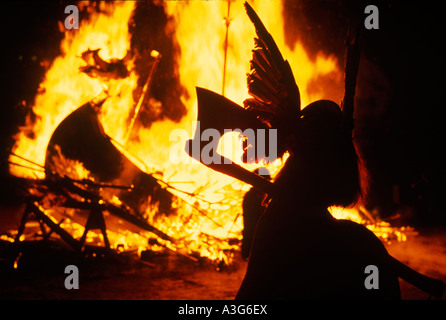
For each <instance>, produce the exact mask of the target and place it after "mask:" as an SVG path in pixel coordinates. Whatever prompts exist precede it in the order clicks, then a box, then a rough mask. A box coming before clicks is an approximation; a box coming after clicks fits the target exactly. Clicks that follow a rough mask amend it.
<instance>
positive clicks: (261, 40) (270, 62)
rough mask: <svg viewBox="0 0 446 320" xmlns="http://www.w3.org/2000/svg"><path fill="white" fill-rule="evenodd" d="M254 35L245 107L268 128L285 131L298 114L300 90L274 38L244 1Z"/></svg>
mask: <svg viewBox="0 0 446 320" xmlns="http://www.w3.org/2000/svg"><path fill="white" fill-rule="evenodd" d="M245 9H246V12H247V14H248V17H249V18H250V20H251V21H252V23H253V24H254V27H255V30H256V34H257V38H255V39H254V41H255V47H254V49H253V50H252V59H251V68H250V69H251V70H250V72H249V73H248V76H247V80H248V93H249V95H250V96H251V97H252V98H249V99H246V100H245V101H244V107H245V108H246V109H247V110H249V111H251V112H253V113H254V114H255V115H256V116H257V117H258V118H259V119H260V120H261V121H262V122H264V123H266V124H267V125H268V126H269V127H271V128H276V129H278V130H279V132H280V131H282V132H287V131H288V128H287V127H289V126H290V123H291V122H294V121H295V120H297V119H298V118H299V115H300V104H301V103H300V93H299V88H298V87H297V85H296V82H295V80H294V76H293V72H292V71H291V67H290V65H289V63H288V62H287V61H286V60H284V59H283V57H282V54H281V53H280V50H279V48H278V47H277V45H276V43H275V41H274V39H273V37H272V36H271V34H270V33H269V32H268V31H267V30H266V28H265V26H264V25H263V23H262V21H261V20H260V18H259V16H258V15H257V13H256V12H255V11H254V9H253V8H252V7H251V6H250V5H249V4H248V3H247V2H245Z"/></svg>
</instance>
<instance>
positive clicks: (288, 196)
mask: <svg viewBox="0 0 446 320" xmlns="http://www.w3.org/2000/svg"><path fill="white" fill-rule="evenodd" d="M294 137H295V140H294V143H293V148H292V150H290V154H291V155H290V157H289V159H288V160H287V162H286V164H285V166H284V168H283V169H282V171H281V172H280V175H279V176H278V177H277V178H276V180H275V182H274V184H275V187H276V189H275V190H276V191H275V193H274V194H273V195H272V197H271V200H270V202H269V204H268V207H267V209H266V211H265V213H264V214H263V215H262V217H261V218H260V220H259V222H258V224H257V229H256V231H255V236H254V240H253V243H252V250H251V255H250V258H249V262H248V268H247V271H246V275H245V278H244V280H243V283H242V285H241V287H240V289H239V292H238V294H237V297H236V298H237V299H399V298H400V289H399V283H398V278H397V276H396V275H395V274H394V273H393V271H392V270H390V269H389V268H388V267H387V259H388V254H387V251H386V249H385V247H384V245H383V244H382V243H381V241H380V240H379V239H378V238H377V237H376V236H375V235H374V234H373V233H372V232H371V231H369V230H368V229H367V228H366V227H364V226H362V225H359V224H356V223H354V222H351V221H347V220H337V219H335V218H333V217H332V216H331V215H330V213H329V212H328V211H327V208H328V207H329V206H332V205H337V206H348V205H350V204H352V203H354V202H355V201H356V200H357V197H358V195H359V194H360V190H361V188H360V182H359V173H358V163H357V155H356V152H355V149H354V146H353V143H352V138H351V130H349V129H348V128H347V129H346V128H344V125H343V116H342V112H341V110H340V108H339V106H338V105H337V104H335V103H334V102H331V101H317V102H315V103H312V104H310V105H309V106H307V107H306V108H305V109H303V116H302V118H301V119H300V120H299V122H298V124H297V125H296V128H295V133H294ZM368 265H374V266H376V267H377V268H378V270H379V273H378V277H379V278H378V279H379V283H378V285H379V287H378V289H367V288H366V286H365V283H364V282H365V280H366V278H367V277H368V276H369V274H366V273H365V269H366V267H367V266H368Z"/></svg>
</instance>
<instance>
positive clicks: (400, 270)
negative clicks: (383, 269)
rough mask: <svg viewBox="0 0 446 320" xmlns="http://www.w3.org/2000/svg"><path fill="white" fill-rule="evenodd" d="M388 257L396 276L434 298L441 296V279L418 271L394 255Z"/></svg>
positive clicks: (442, 286) (442, 287)
mask: <svg viewBox="0 0 446 320" xmlns="http://www.w3.org/2000/svg"><path fill="white" fill-rule="evenodd" d="M389 257H390V259H389V263H390V267H391V269H392V270H394V271H395V272H396V274H397V275H398V277H400V278H401V279H403V280H405V281H407V282H409V283H410V284H412V285H414V286H415V287H417V288H418V289H421V290H423V291H424V292H427V293H429V294H430V295H432V296H434V297H436V298H441V297H442V296H443V293H444V290H445V284H444V282H443V281H441V280H438V279H434V278H430V277H428V276H425V275H423V274H421V273H418V272H417V271H415V270H413V269H412V268H410V267H408V266H406V265H405V264H404V263H402V262H401V261H399V260H397V259H395V258H394V257H392V256H389Z"/></svg>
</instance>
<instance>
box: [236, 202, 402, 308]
mask: <svg viewBox="0 0 446 320" xmlns="http://www.w3.org/2000/svg"><path fill="white" fill-rule="evenodd" d="M298 210H306V211H307V212H305V213H304V214H302V213H300V214H299V213H293V212H291V211H292V209H290V208H289V207H286V205H284V204H280V203H279V204H275V203H272V204H271V206H270V207H269V208H268V211H267V212H266V213H265V215H264V216H263V217H262V218H261V220H260V221H259V224H258V228H257V233H256V236H255V239H254V243H253V250H252V252H251V257H250V263H249V265H248V270H247V274H246V277H245V279H244V281H243V283H242V286H241V288H240V290H239V292H238V294H237V297H236V298H237V299H399V298H400V291H399V283H398V278H397V276H396V275H395V274H393V273H392V272H391V271H390V270H389V269H388V268H387V267H386V266H385V260H386V258H387V251H386V249H385V247H384V246H383V244H382V243H381V242H380V240H379V239H378V238H376V236H375V235H374V234H373V233H372V232H371V231H369V230H368V229H367V228H365V227H364V226H362V225H359V224H356V223H354V222H351V221H347V220H336V219H334V218H333V217H332V216H331V215H330V214H329V212H327V211H324V210H318V209H303V208H301V209H298ZM368 265H374V266H376V267H377V268H378V271H379V273H378V280H379V283H378V289H367V288H366V286H365V280H366V278H367V277H368V274H367V273H365V269H366V267H367V266H368Z"/></svg>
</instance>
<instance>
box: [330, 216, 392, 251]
mask: <svg viewBox="0 0 446 320" xmlns="http://www.w3.org/2000/svg"><path fill="white" fill-rule="evenodd" d="M336 225H337V228H338V230H339V232H342V234H344V235H345V236H347V237H349V238H351V240H352V241H357V242H363V243H368V244H370V245H377V246H379V247H383V248H384V245H383V243H382V242H381V240H380V239H379V238H378V237H377V236H376V235H375V234H374V233H373V232H372V231H371V230H369V229H368V228H367V227H366V226H364V225H362V224H359V223H357V222H354V221H351V220H346V219H338V220H336Z"/></svg>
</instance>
